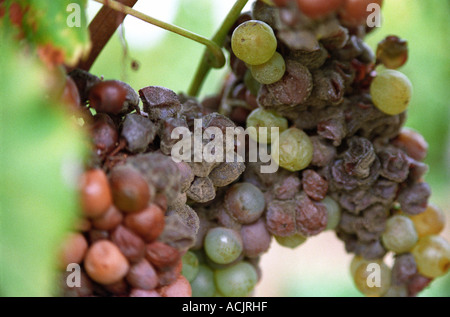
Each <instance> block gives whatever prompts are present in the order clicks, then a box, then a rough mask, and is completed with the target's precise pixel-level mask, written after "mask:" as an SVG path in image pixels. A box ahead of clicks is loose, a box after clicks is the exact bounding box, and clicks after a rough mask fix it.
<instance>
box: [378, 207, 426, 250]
mask: <svg viewBox="0 0 450 317" xmlns="http://www.w3.org/2000/svg"><path fill="white" fill-rule="evenodd" d="M417 239H418V236H417V232H416V228H414V223H413V222H412V220H411V219H409V218H408V217H406V216H402V215H395V216H393V217H391V218H389V219H388V221H387V223H386V229H385V230H384V232H383V234H382V236H381V240H382V242H383V244H384V246H385V247H386V249H388V250H390V251H393V252H395V253H404V252H408V251H409V250H411V248H412V247H413V246H414V245H415V244H416V242H417Z"/></svg>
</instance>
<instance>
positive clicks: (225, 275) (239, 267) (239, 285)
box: [214, 262, 258, 297]
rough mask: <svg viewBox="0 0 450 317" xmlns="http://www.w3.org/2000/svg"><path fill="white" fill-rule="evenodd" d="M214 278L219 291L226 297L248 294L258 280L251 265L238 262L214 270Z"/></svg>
mask: <svg viewBox="0 0 450 317" xmlns="http://www.w3.org/2000/svg"><path fill="white" fill-rule="evenodd" d="M214 278H215V281H216V285H217V288H218V289H219V291H220V293H222V294H223V295H224V296H227V297H245V296H248V295H249V294H250V293H251V292H252V290H253V288H254V287H255V285H256V283H257V282H258V273H257V272H256V270H255V268H254V267H253V265H251V264H250V263H247V262H239V263H237V264H235V265H233V266H230V267H228V268H225V269H223V270H216V271H215V272H214Z"/></svg>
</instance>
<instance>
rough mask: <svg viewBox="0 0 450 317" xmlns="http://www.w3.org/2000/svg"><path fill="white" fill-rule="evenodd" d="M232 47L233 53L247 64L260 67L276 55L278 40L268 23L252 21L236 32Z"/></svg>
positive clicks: (232, 39) (241, 26)
mask: <svg viewBox="0 0 450 317" xmlns="http://www.w3.org/2000/svg"><path fill="white" fill-rule="evenodd" d="M231 47H232V50H233V53H234V54H235V55H236V56H237V57H238V58H239V59H241V60H243V61H244V62H246V63H247V64H250V65H260V64H263V63H265V62H267V61H268V60H269V59H270V58H271V57H272V56H273V54H274V53H275V50H276V48H277V39H276V38H275V34H274V33H273V30H272V28H271V27H270V26H269V25H268V24H267V23H265V22H262V21H257V20H250V21H246V22H244V23H242V24H241V25H239V26H238V27H237V28H236V29H235V30H234V32H233V35H232V37H231Z"/></svg>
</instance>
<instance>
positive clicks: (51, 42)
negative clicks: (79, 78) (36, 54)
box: [5, 0, 90, 65]
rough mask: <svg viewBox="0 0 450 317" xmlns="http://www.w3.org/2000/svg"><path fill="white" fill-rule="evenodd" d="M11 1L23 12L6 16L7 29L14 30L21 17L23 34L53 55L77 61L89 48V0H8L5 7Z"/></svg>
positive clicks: (11, 3)
mask: <svg viewBox="0 0 450 317" xmlns="http://www.w3.org/2000/svg"><path fill="white" fill-rule="evenodd" d="M11 5H13V6H15V10H14V12H16V13H17V12H18V11H19V12H20V13H19V14H16V15H15V16H14V17H13V16H12V14H11V16H10V19H7V20H6V25H7V26H8V28H7V29H9V30H14V29H15V28H14V22H13V21H14V20H20V21H19V23H20V26H21V29H20V31H21V32H22V33H21V34H20V35H21V36H23V37H25V39H27V41H28V42H29V43H31V44H33V45H35V46H36V47H38V48H40V49H41V50H43V51H44V54H47V55H50V56H49V58H51V59H57V60H58V61H59V60H60V59H61V60H62V61H63V62H65V63H66V64H68V65H74V64H75V63H77V62H78V60H79V59H80V58H81V57H83V56H85V55H86V54H87V53H88V52H89V49H90V41H89V32H88V29H87V19H86V12H85V8H86V0H57V1H48V0H7V1H6V3H5V7H6V8H10V7H11ZM17 8H19V9H17ZM7 12H12V11H11V10H9V11H8V10H7ZM18 16H19V17H18ZM8 22H9V23H8Z"/></svg>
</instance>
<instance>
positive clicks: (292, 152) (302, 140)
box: [272, 128, 314, 172]
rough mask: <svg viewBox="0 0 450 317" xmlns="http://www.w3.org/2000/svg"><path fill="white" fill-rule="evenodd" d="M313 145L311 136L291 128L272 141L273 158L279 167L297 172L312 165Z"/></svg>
mask: <svg viewBox="0 0 450 317" xmlns="http://www.w3.org/2000/svg"><path fill="white" fill-rule="evenodd" d="M313 150H314V148H313V144H312V142H311V140H310V139H309V136H308V135H307V134H306V133H305V132H303V131H302V130H300V129H297V128H289V129H287V130H286V131H284V132H283V133H281V134H280V137H279V138H278V139H276V140H272V157H273V159H274V160H275V162H277V163H278V165H279V166H281V167H283V168H285V169H287V170H289V171H291V172H296V171H300V170H302V169H304V168H305V167H307V166H308V165H309V163H311V160H312V156H313Z"/></svg>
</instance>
